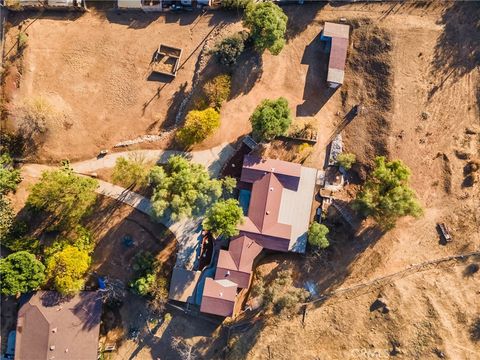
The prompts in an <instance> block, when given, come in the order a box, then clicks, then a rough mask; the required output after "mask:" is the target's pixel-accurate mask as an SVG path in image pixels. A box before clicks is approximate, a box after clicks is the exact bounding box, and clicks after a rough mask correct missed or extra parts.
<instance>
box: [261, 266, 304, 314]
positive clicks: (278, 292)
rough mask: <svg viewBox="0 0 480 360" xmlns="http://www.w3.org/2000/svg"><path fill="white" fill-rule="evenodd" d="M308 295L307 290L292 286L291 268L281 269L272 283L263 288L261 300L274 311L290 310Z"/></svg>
mask: <svg viewBox="0 0 480 360" xmlns="http://www.w3.org/2000/svg"><path fill="white" fill-rule="evenodd" d="M308 296H309V293H308V291H306V290H305V289H301V288H296V287H294V286H293V280H292V272H291V270H283V271H280V272H279V273H278V274H277V278H276V279H275V280H274V281H273V282H272V284H271V285H270V286H268V287H266V288H265V293H264V296H263V302H264V304H265V305H266V306H268V307H270V308H271V309H273V311H274V312H276V313H281V312H283V311H285V310H292V309H294V308H295V306H296V305H297V304H298V303H299V302H304V301H305V300H306V299H307V298H308Z"/></svg>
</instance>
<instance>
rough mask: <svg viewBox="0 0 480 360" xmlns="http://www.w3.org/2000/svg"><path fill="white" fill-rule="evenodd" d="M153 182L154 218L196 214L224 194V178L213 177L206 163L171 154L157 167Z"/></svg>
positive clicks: (178, 217)
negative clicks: (196, 162)
mask: <svg viewBox="0 0 480 360" xmlns="http://www.w3.org/2000/svg"><path fill="white" fill-rule="evenodd" d="M150 181H151V183H152V184H153V186H154V189H153V195H152V212H153V215H154V216H155V217H162V216H167V215H168V216H170V217H171V219H172V220H178V219H180V218H184V217H187V216H196V215H199V214H200V213H202V212H203V211H204V210H205V209H206V208H207V207H208V206H210V205H211V204H212V203H214V202H215V201H216V200H217V199H218V198H219V197H220V196H221V195H222V181H221V180H217V179H211V178H210V175H209V174H208V172H207V170H206V169H205V167H204V166H202V165H200V164H194V163H191V162H189V161H188V160H187V159H185V158H184V157H182V156H179V155H177V156H172V157H170V159H168V162H167V164H166V165H165V166H164V167H160V166H154V167H153V168H152V171H151V172H150Z"/></svg>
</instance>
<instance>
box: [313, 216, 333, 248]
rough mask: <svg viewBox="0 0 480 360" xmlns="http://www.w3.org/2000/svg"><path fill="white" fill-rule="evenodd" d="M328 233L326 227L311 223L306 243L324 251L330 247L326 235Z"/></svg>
mask: <svg viewBox="0 0 480 360" xmlns="http://www.w3.org/2000/svg"><path fill="white" fill-rule="evenodd" d="M328 233H329V230H328V227H326V226H325V225H323V224H319V223H317V222H313V223H312V224H311V225H310V228H309V229H308V243H309V244H310V245H311V246H313V247H317V248H320V249H326V248H327V247H329V246H330V242H329V241H328V238H327V234H328Z"/></svg>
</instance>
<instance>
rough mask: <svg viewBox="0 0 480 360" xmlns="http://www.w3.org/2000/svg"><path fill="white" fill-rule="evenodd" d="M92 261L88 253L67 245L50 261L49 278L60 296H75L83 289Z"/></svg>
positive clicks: (48, 267) (48, 265) (48, 263)
mask: <svg viewBox="0 0 480 360" xmlns="http://www.w3.org/2000/svg"><path fill="white" fill-rule="evenodd" d="M90 261H91V259H90V256H89V255H88V252H87V251H82V250H80V249H78V248H76V247H74V246H71V245H67V246H65V248H64V249H63V250H61V251H59V252H57V253H56V254H54V255H52V256H51V257H50V258H49V259H48V261H47V277H48V279H50V280H51V281H52V283H53V286H54V287H55V290H57V291H58V292H59V293H60V294H62V295H69V294H75V293H77V292H78V291H80V290H81V289H82V288H83V285H84V283H85V279H84V275H85V273H86V272H87V270H88V268H89V266H90Z"/></svg>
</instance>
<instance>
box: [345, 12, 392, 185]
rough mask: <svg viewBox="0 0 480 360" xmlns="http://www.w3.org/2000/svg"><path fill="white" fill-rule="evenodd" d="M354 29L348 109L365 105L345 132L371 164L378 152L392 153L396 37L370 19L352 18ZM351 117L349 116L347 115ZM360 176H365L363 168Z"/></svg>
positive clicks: (359, 156) (362, 159) (349, 143)
mask: <svg viewBox="0 0 480 360" xmlns="http://www.w3.org/2000/svg"><path fill="white" fill-rule="evenodd" d="M350 25H351V26H352V28H353V31H352V37H351V43H352V44H353V45H352V47H351V48H350V52H349V56H348V65H347V66H348V68H347V71H346V74H347V75H346V76H347V79H346V82H345V85H344V86H343V87H342V90H341V96H342V105H343V108H344V112H345V113H347V114H348V112H349V111H350V110H351V109H352V108H353V106H355V105H358V104H361V106H362V110H361V112H360V115H359V116H358V117H355V118H353V119H352V120H351V123H350V124H349V125H347V127H346V128H345V131H344V134H345V135H344V139H345V147H346V150H347V151H349V152H353V153H355V154H356V155H357V159H358V161H359V162H360V163H361V165H367V166H368V165H370V164H371V162H372V160H373V159H374V157H375V156H377V155H388V149H387V146H388V133H389V130H390V122H391V115H390V114H389V111H390V110H391V109H392V104H393V94H392V84H393V74H392V55H391V52H392V48H393V45H392V40H391V34H390V32H389V31H388V30H386V29H385V28H382V27H379V26H377V25H375V24H372V21H371V20H369V19H361V20H354V21H351V23H350ZM347 116H348V115H347ZM359 168H360V175H363V176H364V175H365V171H364V169H363V167H359Z"/></svg>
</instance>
